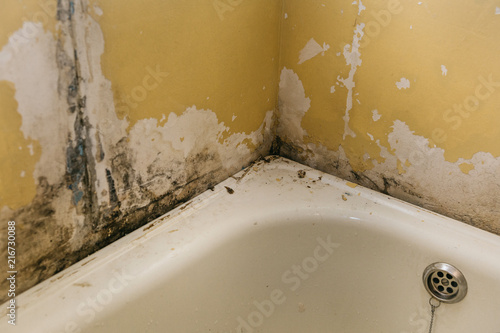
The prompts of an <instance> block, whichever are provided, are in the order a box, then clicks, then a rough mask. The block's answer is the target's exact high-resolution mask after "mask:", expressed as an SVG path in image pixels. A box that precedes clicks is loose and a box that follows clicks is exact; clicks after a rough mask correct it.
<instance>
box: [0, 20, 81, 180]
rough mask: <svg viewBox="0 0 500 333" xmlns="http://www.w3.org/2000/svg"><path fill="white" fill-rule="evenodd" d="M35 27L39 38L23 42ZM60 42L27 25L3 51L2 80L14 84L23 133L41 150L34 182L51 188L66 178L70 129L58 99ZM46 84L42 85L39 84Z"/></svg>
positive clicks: (62, 102) (0, 73) (1, 58)
mask: <svg viewBox="0 0 500 333" xmlns="http://www.w3.org/2000/svg"><path fill="white" fill-rule="evenodd" d="M28 24H31V25H35V26H36V27H37V29H33V33H34V34H36V35H35V37H34V38H33V39H31V40H30V42H29V43H26V42H20V41H21V40H23V39H22V36H21V37H19V36H17V35H18V34H22V33H23V31H24V29H27V28H26V25H28ZM57 47H58V46H57V41H56V40H55V39H54V36H53V34H52V33H51V32H45V31H44V29H43V27H42V25H41V24H40V23H33V22H25V23H24V25H23V27H22V28H20V29H19V30H18V31H17V32H15V33H14V34H13V35H12V36H11V37H10V38H9V43H8V44H7V45H5V46H4V47H3V48H2V50H1V51H0V80H7V81H10V82H13V83H14V85H15V86H16V93H15V98H16V100H17V102H18V112H19V114H20V115H21V117H22V125H21V131H22V132H23V134H24V137H25V138H26V139H30V140H35V141H37V142H38V143H39V145H40V146H41V156H40V159H39V160H38V162H37V163H36V166H35V170H34V172H33V178H34V179H38V178H39V177H41V176H43V177H46V178H47V181H48V182H49V183H51V184H53V183H56V182H58V181H60V179H61V177H63V176H64V174H65V168H66V167H65V166H66V161H65V150H66V142H67V135H68V133H71V128H70V126H68V122H67V111H66V105H65V104H64V101H61V100H60V98H59V95H58V90H59V88H58V81H59V75H58V73H59V71H58V68H57V64H56V61H54V59H56V50H57ZM41 82H43V84H40V83H41ZM33 110H38V112H33Z"/></svg>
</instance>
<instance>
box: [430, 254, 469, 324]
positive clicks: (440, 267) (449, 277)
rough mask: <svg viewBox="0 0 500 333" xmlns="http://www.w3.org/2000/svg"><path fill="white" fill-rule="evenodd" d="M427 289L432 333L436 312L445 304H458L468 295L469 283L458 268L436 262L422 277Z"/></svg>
mask: <svg viewBox="0 0 500 333" xmlns="http://www.w3.org/2000/svg"><path fill="white" fill-rule="evenodd" d="M422 279H423V282H424V286H425V289H426V290H427V292H428V293H429V294H430V295H431V298H430V299H429V305H430V306H431V320H430V323H429V333H432V325H433V324H434V312H436V309H437V308H438V307H439V306H440V305H441V302H443V303H457V302H460V301H461V300H462V299H464V297H465V295H467V281H466V280H465V276H464V275H463V274H462V272H460V271H459V270H458V269H457V268H456V267H454V266H452V265H450V264H447V263H445V262H435V263H433V264H430V265H429V266H427V267H426V268H425V270H424V274H423V275H422Z"/></svg>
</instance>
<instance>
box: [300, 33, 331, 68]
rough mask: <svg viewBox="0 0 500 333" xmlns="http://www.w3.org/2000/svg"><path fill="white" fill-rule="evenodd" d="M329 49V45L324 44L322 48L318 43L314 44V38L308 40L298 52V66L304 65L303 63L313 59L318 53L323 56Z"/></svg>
mask: <svg viewBox="0 0 500 333" xmlns="http://www.w3.org/2000/svg"><path fill="white" fill-rule="evenodd" d="M329 48H330V45H328V44H326V43H323V46H321V45H320V44H318V42H316V41H315V40H314V38H311V39H309V41H308V42H307V44H306V45H305V46H304V48H303V49H302V50H301V51H300V54H299V62H298V64H299V65H300V64H302V63H304V62H305V61H307V60H309V59H312V58H314V57H315V56H317V55H318V54H320V53H321V55H323V56H324V55H325V52H326V51H328V49H329Z"/></svg>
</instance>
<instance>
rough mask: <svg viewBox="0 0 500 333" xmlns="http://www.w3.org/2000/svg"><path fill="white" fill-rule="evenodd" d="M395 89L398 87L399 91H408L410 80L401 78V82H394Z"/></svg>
mask: <svg viewBox="0 0 500 333" xmlns="http://www.w3.org/2000/svg"><path fill="white" fill-rule="evenodd" d="M396 87H398V89H399V90H401V89H408V88H410V80H408V79H407V78H404V77H402V78H401V80H399V81H398V82H396Z"/></svg>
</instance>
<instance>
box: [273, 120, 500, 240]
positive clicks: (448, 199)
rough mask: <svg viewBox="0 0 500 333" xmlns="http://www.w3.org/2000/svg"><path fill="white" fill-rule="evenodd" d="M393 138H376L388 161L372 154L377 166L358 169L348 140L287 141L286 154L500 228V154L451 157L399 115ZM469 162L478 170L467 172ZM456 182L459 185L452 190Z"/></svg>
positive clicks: (493, 229) (476, 223)
mask: <svg viewBox="0 0 500 333" xmlns="http://www.w3.org/2000/svg"><path fill="white" fill-rule="evenodd" d="M369 136H370V135H369ZM388 142H389V147H390V148H389V149H388V148H386V147H385V146H383V145H382V144H381V143H380V141H379V140H376V143H377V145H378V147H379V148H380V156H381V157H382V162H377V160H371V162H372V163H373V167H372V168H371V169H368V170H365V171H362V172H359V171H357V170H353V169H352V167H351V166H350V163H349V160H348V158H347V156H346V155H345V153H344V150H343V148H342V146H339V149H338V150H337V151H332V150H329V149H327V148H326V147H324V146H323V145H321V144H319V143H308V144H305V143H304V142H297V143H295V144H291V146H290V145H284V146H283V147H282V155H283V156H285V157H289V158H292V159H294V160H296V161H299V162H302V163H305V164H307V165H309V166H311V167H314V168H317V169H319V170H322V171H325V172H328V173H330V174H333V175H336V176H338V177H341V178H343V179H345V180H349V181H353V182H356V183H358V184H360V185H363V186H366V187H369V188H372V189H374V190H377V191H380V192H383V193H387V194H389V195H392V196H394V197H397V198H399V199H402V200H405V201H408V202H410V203H413V204H416V205H419V206H421V207H424V208H427V209H430V210H432V211H435V212H438V213H441V214H443V215H446V216H450V217H452V218H455V219H458V220H460V221H463V222H466V223H468V224H471V225H473V226H477V227H479V228H482V229H484V230H487V231H491V232H493V233H497V234H500V226H498V224H497V223H495V221H497V218H498V214H499V213H500V211H499V210H498V208H497V207H498V203H497V198H498V197H499V196H500V187H499V186H498V185H497V184H500V157H498V158H495V157H494V156H493V155H491V154H490V153H487V152H478V153H476V154H474V155H473V156H472V158H471V159H463V158H460V159H459V160H458V161H457V162H454V163H452V162H448V161H446V160H445V157H444V150H443V149H441V148H436V147H430V144H429V140H428V139H427V138H424V137H422V136H419V135H415V133H414V132H413V131H411V130H410V128H409V127H408V125H406V124H405V123H404V122H402V121H399V120H396V121H394V123H393V126H392V131H391V132H390V133H389V134H388ZM465 165H466V166H467V169H470V170H472V169H474V173H472V172H469V173H464V170H463V169H464V168H465ZM465 171H467V170H465ZM443 183H446V184H449V186H446V187H443ZM450 186H452V187H453V188H455V190H454V191H449V188H450ZM464 198H465V199H464ZM492 207H496V208H493V209H492Z"/></svg>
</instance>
